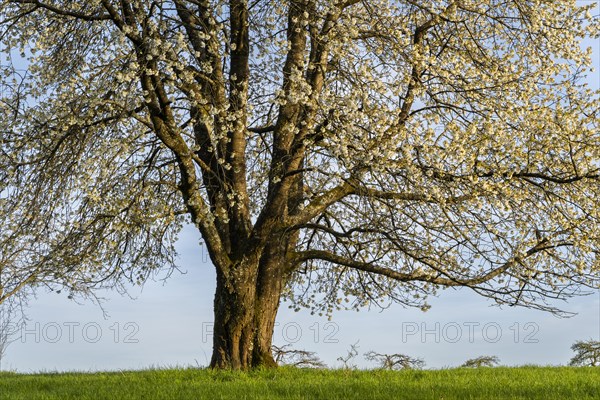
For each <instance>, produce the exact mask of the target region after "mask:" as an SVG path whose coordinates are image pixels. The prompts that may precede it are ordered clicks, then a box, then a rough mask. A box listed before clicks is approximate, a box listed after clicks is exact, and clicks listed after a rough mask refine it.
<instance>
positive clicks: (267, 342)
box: [252, 245, 285, 367]
mask: <svg viewBox="0 0 600 400" xmlns="http://www.w3.org/2000/svg"><path fill="white" fill-rule="evenodd" d="M284 272H285V249H284V248H283V247H281V246H278V245H275V246H268V247H267V248H266V249H265V251H264V252H263V256H262V257H261V260H260V265H259V274H258V279H257V282H256V283H257V288H256V295H257V296H256V308H255V310H256V312H255V315H254V324H255V328H256V330H255V332H254V348H253V355H252V366H253V367H276V366H277V363H276V362H275V360H274V359H273V352H272V351H271V347H272V344H273V330H274V328H275V319H276V317H277V310H278V309H279V300H280V298H281V292H282V290H283V285H284V284H285V282H284V277H283V274H284Z"/></svg>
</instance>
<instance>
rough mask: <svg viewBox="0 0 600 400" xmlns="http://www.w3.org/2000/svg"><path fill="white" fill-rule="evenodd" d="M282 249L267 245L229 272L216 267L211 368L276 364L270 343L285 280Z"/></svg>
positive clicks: (238, 367)
mask: <svg viewBox="0 0 600 400" xmlns="http://www.w3.org/2000/svg"><path fill="white" fill-rule="evenodd" d="M278 247H279V246H278ZM280 250H281V247H279V248H277V249H276V248H273V247H272V246H267V248H266V249H265V250H264V252H263V255H262V257H261V258H260V261H257V262H256V263H254V264H252V263H247V264H241V265H238V266H236V267H235V269H232V270H231V272H230V273H229V274H227V273H223V272H222V271H221V270H219V269H217V289H216V293H215V302H214V306H215V307H214V308H215V311H214V312H215V325H214V337H213V355H212V360H211V364H210V366H211V367H212V368H219V369H248V368H252V367H267V368H270V367H276V366H277V364H276V363H275V361H274V359H273V355H272V352H271V345H272V340H273V329H274V326H275V318H276V316H277V309H278V308H279V298H280V296H281V291H282V289H283V284H284V282H283V271H284V268H283V266H284V264H283V261H284V259H285V256H284V254H282V253H281V251H280ZM253 258H254V257H253Z"/></svg>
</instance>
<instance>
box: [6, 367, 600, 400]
mask: <svg viewBox="0 0 600 400" xmlns="http://www.w3.org/2000/svg"><path fill="white" fill-rule="evenodd" d="M0 399H1V400H16V399H23V400H25V399H27V400H33V399H60V400H66V399H90V400H92V399H93V400H98V399H234V400H243V399H273V400H278V399H327V400H333V399H361V400H362V399H436V400H442V399H443V400H450V399H486V400H493V399H544V400H550V399H561V400H563V399H578V400H582V399H600V368H571V367H518V368H506V367H497V368H479V369H465V368H457V369H442V370H423V371H419V370H408V371H382V370H374V371H365V370H354V371H353V370H311V369H294V368H280V369H278V370H262V371H251V372H231V371H212V370H207V369H171V370H167V369H165V370H160V369H158V370H145V371H123V372H101V373H39V374H18V373H10V372H3V373H0Z"/></svg>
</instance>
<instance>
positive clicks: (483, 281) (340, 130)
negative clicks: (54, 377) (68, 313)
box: [0, 0, 600, 312]
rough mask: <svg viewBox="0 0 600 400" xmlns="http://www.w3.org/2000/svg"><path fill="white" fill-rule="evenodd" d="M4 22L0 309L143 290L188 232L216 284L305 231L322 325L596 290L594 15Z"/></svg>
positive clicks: (224, 12)
mask: <svg viewBox="0 0 600 400" xmlns="http://www.w3.org/2000/svg"><path fill="white" fill-rule="evenodd" d="M1 4H2V5H1V6H0V45H1V46H2V54H3V56H2V57H3V59H2V74H3V75H2V95H1V97H0V113H1V115H0V227H1V230H0V299H4V298H5V297H7V296H8V295H9V294H11V293H15V292H16V291H18V290H24V289H25V288H35V287H37V286H40V285H48V286H51V287H55V286H66V287H67V288H69V289H70V290H71V291H73V293H79V292H82V293H87V292H89V291H90V290H91V289H92V288H95V287H98V286H102V285H109V286H112V285H114V284H118V283H119V282H123V278H125V281H127V280H129V281H133V282H143V281H144V280H145V279H146V278H147V277H148V276H150V275H151V274H152V273H153V272H154V271H157V270H163V269H164V268H172V267H173V266H174V265H175V251H174V248H173V244H174V242H175V240H176V237H177V232H178V231H179V230H180V228H181V226H182V224H183V223H184V222H185V218H186V215H187V216H189V217H191V220H192V221H193V222H194V223H195V224H196V225H197V226H198V227H199V229H200V231H201V233H202V235H203V238H204V240H205V242H206V245H207V247H208V250H209V252H210V254H211V258H212V260H213V262H214V263H215V264H216V265H221V264H226V263H227V262H228V260H230V259H233V256H232V254H235V253H236V251H238V249H240V248H246V247H244V246H246V244H247V243H258V242H260V241H261V240H263V239H264V238H265V237H267V236H268V235H265V232H266V231H269V232H297V233H298V234H297V236H295V241H294V243H293V244H294V245H293V249H292V250H290V251H289V253H288V255H287V260H288V261H289V262H290V265H291V266H292V267H291V269H290V271H289V272H290V274H291V275H290V279H289V285H288V290H287V291H286V292H285V295H286V296H287V298H289V299H290V300H292V301H293V302H294V304H296V305H297V306H299V307H300V306H307V307H311V308H313V310H315V311H324V312H331V311H332V310H333V309H335V308H336V307H344V306H350V307H361V306H364V305H371V304H380V305H385V304H386V302H387V301H389V300H390V299H391V300H394V301H398V302H400V303H402V304H405V305H411V306H413V305H416V306H421V307H423V308H427V304H426V302H425V298H426V297H427V295H429V294H432V293H435V292H436V290H437V289H438V288H441V287H453V286H460V287H469V288H471V289H472V290H474V291H476V292H478V293H480V294H482V295H484V296H487V297H490V298H493V299H495V300H496V301H497V302H499V303H500V304H509V305H525V306H527V307H534V308H540V309H545V310H551V311H557V308H556V307H555V305H554V304H553V303H551V302H550V303H549V302H548V301H549V300H551V299H565V298H568V297H570V296H572V295H575V294H578V293H580V291H581V290H582V287H592V288H595V287H598V286H599V279H600V262H599V257H598V254H599V251H600V206H599V204H600V114H599V113H600V111H599V110H600V101H599V93H598V92H595V91H592V90H590V89H589V88H588V86H587V85H586V81H588V80H589V79H590V78H589V77H590V73H591V72H592V70H591V50H590V49H585V48H583V47H582V46H581V41H582V40H583V39H584V38H586V37H593V38H596V39H597V38H598V35H599V32H600V23H599V21H598V19H597V18H596V19H593V18H592V17H591V16H590V15H589V12H590V10H591V9H592V5H586V6H581V7H579V6H577V4H576V2H575V1H574V0H519V1H506V0H478V1H476V0H445V1H422V0H368V1H367V0H346V1H344V0H339V1H338V0H328V1H323V0H298V1H289V0H288V1H279V0H277V1H276V0H253V1H249V2H248V1H241V0H238V1H221V0H171V1H167V0H155V1H150V0H123V1H116V0H89V1H70V0H69V1H67V0H3V1H1ZM586 4H587V3H586ZM23 60H26V62H24V61H23ZM586 77H587V78H586ZM290 188H292V189H290ZM293 188H296V189H293ZM290 193H291V194H290ZM282 199H283V200H282ZM282 204H285V206H282ZM265 240H266V239H265ZM248 246H250V245H248ZM2 289H4V295H3V294H2V293H3V291H2ZM313 293H314V294H313ZM1 296H4V297H1ZM345 298H347V301H349V303H347V305H346V303H345V302H344V299H345Z"/></svg>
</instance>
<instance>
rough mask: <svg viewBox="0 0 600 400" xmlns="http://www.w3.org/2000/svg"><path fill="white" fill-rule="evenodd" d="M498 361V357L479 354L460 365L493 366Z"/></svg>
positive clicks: (472, 366) (469, 366)
mask: <svg viewBox="0 0 600 400" xmlns="http://www.w3.org/2000/svg"><path fill="white" fill-rule="evenodd" d="M499 363H500V359H499V358H498V357H496V356H479V357H476V358H471V359H469V360H467V361H465V362H464V363H463V365H461V367H464V368H481V367H493V366H496V365H498V364H499Z"/></svg>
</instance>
